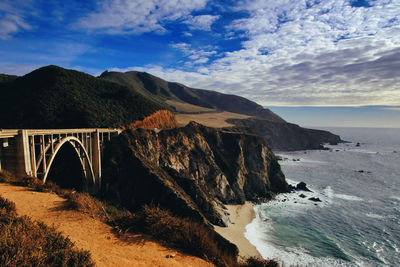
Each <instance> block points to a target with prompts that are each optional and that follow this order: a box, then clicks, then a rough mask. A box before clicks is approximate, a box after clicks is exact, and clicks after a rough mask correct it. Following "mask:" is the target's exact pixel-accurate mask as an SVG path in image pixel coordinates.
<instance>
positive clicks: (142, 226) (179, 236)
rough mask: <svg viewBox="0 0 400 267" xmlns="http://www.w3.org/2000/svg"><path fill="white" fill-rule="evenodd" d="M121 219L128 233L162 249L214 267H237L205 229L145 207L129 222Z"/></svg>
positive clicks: (234, 259) (226, 250)
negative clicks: (149, 238) (168, 248)
mask: <svg viewBox="0 0 400 267" xmlns="http://www.w3.org/2000/svg"><path fill="white" fill-rule="evenodd" d="M123 219H125V220H124V224H121V223H120V225H121V226H122V227H127V226H128V227H129V228H128V229H129V230H130V231H133V232H138V231H139V232H142V233H145V234H148V235H150V236H152V237H153V238H155V239H157V240H159V241H161V242H162V243H164V244H165V245H168V246H172V247H174V248H178V249H180V250H183V251H185V252H186V253H189V254H191V255H195V256H198V257H201V258H203V259H205V260H207V261H210V262H212V263H214V264H216V265H217V266H237V261H236V255H235V254H234V253H232V251H230V250H229V248H225V247H224V246H223V245H222V244H221V243H220V242H218V239H217V237H216V233H215V232H214V231H213V230H212V229H211V228H209V227H207V226H206V225H203V224H200V223H197V222H194V221H192V220H190V219H188V218H180V217H177V216H175V215H173V214H172V213H171V212H170V211H168V210H165V209H161V208H160V207H157V206H148V205H146V206H144V207H143V209H142V210H141V211H140V212H139V213H138V214H137V215H136V216H132V217H131V218H129V219H130V221H128V220H126V219H127V218H123Z"/></svg>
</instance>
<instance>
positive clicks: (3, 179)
mask: <svg viewBox="0 0 400 267" xmlns="http://www.w3.org/2000/svg"><path fill="white" fill-rule="evenodd" d="M13 180H15V177H14V175H13V174H12V173H10V172H8V171H5V170H0V183H10V182H12V181H13Z"/></svg>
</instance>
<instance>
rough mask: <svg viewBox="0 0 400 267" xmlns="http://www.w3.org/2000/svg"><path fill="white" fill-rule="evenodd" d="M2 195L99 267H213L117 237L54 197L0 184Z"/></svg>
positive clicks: (145, 241) (139, 238)
mask: <svg viewBox="0 0 400 267" xmlns="http://www.w3.org/2000/svg"><path fill="white" fill-rule="evenodd" d="M0 195H1V196H2V197H4V198H6V199H8V200H10V201H13V202H14V203H15V205H16V208H17V213H18V215H20V216H22V215H26V216H29V217H31V218H32V219H33V220H40V221H43V222H44V223H45V224H47V225H54V227H55V228H56V229H57V230H58V231H61V232H62V233H63V235H65V236H68V237H69V239H70V240H71V241H72V242H74V243H75V245H76V247H78V248H80V249H85V250H89V251H90V253H91V255H92V258H93V260H94V261H95V263H96V266H176V267H178V266H213V265H212V264H211V263H208V262H206V261H204V260H202V259H199V258H196V257H193V256H189V255H186V254H183V253H180V252H178V251H176V250H173V249H169V248H166V247H163V246H161V245H159V244H158V243H156V242H154V241H151V240H150V239H149V238H148V237H146V236H143V235H138V234H136V235H131V234H125V235H120V236H118V235H117V234H116V233H115V232H113V231H112V227H111V226H109V225H107V224H105V223H103V222H101V221H99V220H98V219H96V218H93V217H92V216H90V215H89V214H84V213H81V212H79V211H74V210H69V209H66V208H65V207H64V206H65V202H66V200H65V199H63V198H61V197H59V196H57V195H55V194H53V193H43V192H33V191H31V190H30V189H28V188H25V187H19V186H12V185H8V184H3V183H0ZM168 255H174V256H173V257H168ZM41 266H42V265H41Z"/></svg>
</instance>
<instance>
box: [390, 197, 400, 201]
mask: <svg viewBox="0 0 400 267" xmlns="http://www.w3.org/2000/svg"><path fill="white" fill-rule="evenodd" d="M390 198H392V199H396V200H398V201H400V197H399V196H391V197H390Z"/></svg>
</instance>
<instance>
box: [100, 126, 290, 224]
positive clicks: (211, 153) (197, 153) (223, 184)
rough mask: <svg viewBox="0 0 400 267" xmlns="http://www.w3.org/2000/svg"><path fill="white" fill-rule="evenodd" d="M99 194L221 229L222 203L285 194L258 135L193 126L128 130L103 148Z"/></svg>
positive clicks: (277, 168)
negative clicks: (101, 182) (168, 212)
mask: <svg viewBox="0 0 400 267" xmlns="http://www.w3.org/2000/svg"><path fill="white" fill-rule="evenodd" d="M103 169H104V172H103V185H104V186H103V189H102V191H103V193H104V195H106V196H107V197H109V198H111V199H113V200H115V201H118V202H119V203H121V204H122V205H124V206H126V207H127V208H129V209H132V210H134V209H136V208H138V207H140V206H141V205H143V204H146V203H154V204H158V205H160V206H162V207H165V208H168V209H170V210H172V211H174V212H175V213H177V214H179V215H181V216H188V217H191V218H193V219H195V220H198V221H203V222H207V221H208V222H211V223H213V224H216V225H224V224H225V223H224V215H223V214H224V212H223V208H224V206H223V204H227V203H229V204H242V203H244V201H245V200H252V201H257V200H262V199H269V198H271V197H272V196H273V195H274V194H276V193H279V192H287V191H289V186H288V184H287V183H286V181H285V177H284V175H283V173H282V172H281V169H280V165H279V164H278V162H277V160H276V158H275V156H274V154H273V153H272V152H271V150H270V149H269V148H268V146H267V145H266V143H265V142H264V140H263V138H262V137H260V136H258V135H251V134H243V133H229V132H224V131H219V130H216V129H214V128H209V127H205V126H203V125H200V124H198V123H195V122H191V123H189V124H188V125H187V126H186V127H183V128H177V129H172V130H164V131H161V132H159V133H156V132H154V131H151V130H141V129H139V130H136V131H132V130H128V131H124V132H123V133H122V134H121V135H119V136H118V137H115V138H114V139H112V140H111V142H110V143H109V144H108V145H107V146H106V149H105V153H104V159H103Z"/></svg>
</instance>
